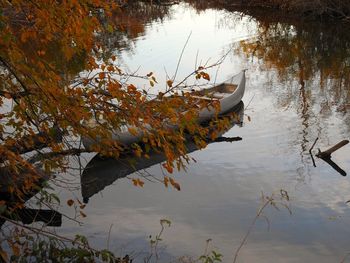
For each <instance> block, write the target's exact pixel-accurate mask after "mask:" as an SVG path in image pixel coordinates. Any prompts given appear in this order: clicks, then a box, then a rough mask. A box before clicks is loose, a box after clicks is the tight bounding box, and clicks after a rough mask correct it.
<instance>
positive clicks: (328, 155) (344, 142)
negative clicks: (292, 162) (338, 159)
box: [316, 140, 349, 159]
mask: <svg viewBox="0 0 350 263" xmlns="http://www.w3.org/2000/svg"><path fill="white" fill-rule="evenodd" d="M348 143H349V140H342V141H341V142H338V143H337V144H336V145H334V146H333V147H331V148H329V149H327V150H326V151H324V152H322V151H320V150H318V151H319V152H318V154H316V156H317V157H318V158H322V159H325V158H331V154H332V153H333V152H335V151H336V150H338V149H340V148H341V147H343V146H345V145H347V144H348Z"/></svg>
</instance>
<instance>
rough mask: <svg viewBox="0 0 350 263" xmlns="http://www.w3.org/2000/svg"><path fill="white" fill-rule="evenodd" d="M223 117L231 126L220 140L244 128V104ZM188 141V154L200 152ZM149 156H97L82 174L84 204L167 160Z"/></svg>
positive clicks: (152, 153) (154, 155)
mask: <svg viewBox="0 0 350 263" xmlns="http://www.w3.org/2000/svg"><path fill="white" fill-rule="evenodd" d="M222 116H223V117H225V116H226V117H229V121H230V125H229V126H228V127H227V128H226V129H225V130H223V131H221V133H220V134H218V136H219V137H218V139H220V138H226V137H220V136H222V135H223V134H224V133H225V132H226V131H228V130H230V129H231V128H232V127H233V126H234V125H238V126H239V127H241V126H242V124H243V116H244V103H243V102H242V101H241V102H240V103H239V104H238V105H236V106H235V107H234V108H233V109H229V110H228V111H227V113H226V114H223V115H222ZM214 128H215V127H214ZM186 139H187V140H186V141H185V144H186V150H187V153H191V152H193V151H196V150H198V146H197V145H196V144H195V143H194V141H193V140H192V139H191V137H189V138H186ZM218 139H217V140H215V141H212V140H211V139H209V138H208V141H207V142H208V144H209V143H216V142H220V140H218ZM148 154H149V158H143V157H136V156H135V155H133V154H131V155H130V154H129V155H128V154H127V155H124V156H121V157H120V158H118V159H114V158H103V157H101V156H100V155H98V154H97V155H96V156H95V157H94V158H92V159H91V160H90V161H89V163H88V164H87V165H86V166H85V168H84V170H83V173H82V174H81V193H82V196H83V200H84V203H87V202H88V201H89V198H90V197H91V196H93V195H95V194H96V193H98V192H100V191H102V190H103V189H104V188H105V187H107V186H109V185H111V184H112V183H114V182H115V181H116V180H117V179H120V178H124V177H126V176H128V175H129V174H132V173H134V172H137V171H139V170H142V169H146V168H148V167H150V166H152V165H155V164H158V163H161V162H164V161H165V160H166V157H165V155H164V153H162V152H156V151H153V150H151V151H150V152H149V153H148Z"/></svg>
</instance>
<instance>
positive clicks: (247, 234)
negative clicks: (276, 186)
mask: <svg viewBox="0 0 350 263" xmlns="http://www.w3.org/2000/svg"><path fill="white" fill-rule="evenodd" d="M270 203H271V200H270V198H268V199H267V200H266V201H265V203H264V204H263V206H261V207H260V209H259V210H258V213H257V214H256V216H255V218H254V220H253V222H252V223H251V224H250V226H249V229H248V231H247V233H246V234H245V236H244V238H243V240H242V242H241V244H240V245H239V247H238V248H237V250H236V253H235V257H234V259H233V263H236V261H237V258H238V253H239V251H240V250H241V249H242V247H243V246H244V244H245V243H246V242H247V239H248V236H249V235H250V232H251V231H252V230H253V227H254V226H255V223H256V221H257V220H258V218H259V217H260V216H261V214H262V212H263V211H264V209H265V207H266V206H268V204H270Z"/></svg>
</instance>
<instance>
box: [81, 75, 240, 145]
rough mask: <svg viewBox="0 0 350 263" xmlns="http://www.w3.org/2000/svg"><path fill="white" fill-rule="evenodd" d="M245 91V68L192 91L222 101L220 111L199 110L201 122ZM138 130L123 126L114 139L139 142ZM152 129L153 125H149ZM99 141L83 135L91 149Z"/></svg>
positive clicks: (228, 106)
mask: <svg viewBox="0 0 350 263" xmlns="http://www.w3.org/2000/svg"><path fill="white" fill-rule="evenodd" d="M244 91H245V70H243V71H241V72H240V73H239V74H237V75H234V76H233V77H231V78H229V79H228V80H226V81H224V82H223V83H221V84H219V85H216V86H214V87H211V88H208V89H203V90H200V91H195V92H191V94H192V96H193V97H194V98H198V99H206V100H218V101H219V102H220V111H219V112H216V110H215V109H214V108H213V107H208V108H205V109H203V110H201V111H200V112H199V116H198V119H199V123H202V122H205V121H208V120H210V119H212V118H213V117H214V116H215V114H219V115H220V114H224V113H226V112H227V111H229V110H230V109H232V108H233V107H235V106H236V105H238V103H239V102H240V101H241V100H242V98H243V95H244ZM133 129H134V130H136V131H137V132H136V133H135V134H131V133H130V132H129V129H128V126H125V127H122V129H121V130H120V131H117V132H115V133H114V134H113V140H116V141H119V142H121V143H123V144H125V145H131V144H132V143H136V142H139V141H140V140H141V138H142V137H143V135H144V134H143V131H141V129H137V128H135V127H133ZM149 129H151V127H149ZM98 142H99V138H94V139H92V138H87V137H82V143H83V145H84V147H85V149H88V150H89V149H91V147H92V146H93V145H96V144H97V143H98Z"/></svg>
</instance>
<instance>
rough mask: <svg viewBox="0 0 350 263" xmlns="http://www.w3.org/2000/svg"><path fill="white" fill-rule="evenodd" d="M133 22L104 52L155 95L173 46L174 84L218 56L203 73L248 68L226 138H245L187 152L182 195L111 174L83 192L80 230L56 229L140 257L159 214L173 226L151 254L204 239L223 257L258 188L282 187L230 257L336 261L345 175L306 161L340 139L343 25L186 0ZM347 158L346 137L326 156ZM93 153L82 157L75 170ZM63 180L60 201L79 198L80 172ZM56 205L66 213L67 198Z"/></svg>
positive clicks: (349, 91) (349, 193)
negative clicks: (136, 27)
mask: <svg viewBox="0 0 350 263" xmlns="http://www.w3.org/2000/svg"><path fill="white" fill-rule="evenodd" d="M143 26H144V30H143V31H142V32H141V33H139V34H136V35H134V36H133V38H132V40H130V43H129V45H128V46H127V48H125V47H124V48H121V49H118V50H117V49H116V50H114V51H113V52H114V53H116V54H117V55H118V56H119V60H118V61H119V62H120V64H121V65H124V66H125V65H127V66H128V67H127V70H129V71H130V72H137V73H138V74H146V73H148V72H150V71H152V72H154V73H155V75H156V76H157V79H158V82H159V83H160V84H159V86H157V87H155V88H154V89H155V91H157V90H159V89H162V87H163V86H164V84H163V83H164V80H165V79H166V74H168V75H169V76H173V75H174V74H175V71H176V67H177V64H178V61H179V59H180V55H181V52H182V50H184V51H183V55H182V58H181V60H180V63H179V69H178V71H177V75H176V79H177V80H181V79H182V78H184V77H185V76H186V75H187V74H188V73H190V72H192V71H193V70H194V69H195V66H198V65H203V64H204V63H206V62H207V61H209V62H208V63H209V64H210V63H215V62H216V61H217V60H219V59H220V58H221V57H222V56H223V55H226V57H225V59H224V61H223V63H222V64H221V65H220V66H219V69H218V70H217V69H213V70H210V71H209V73H210V74H211V76H212V79H213V80H214V79H215V80H216V82H220V81H221V80H224V79H225V78H227V77H228V76H230V75H232V74H234V73H238V72H239V71H240V70H242V69H247V73H246V74H247V84H246V93H245V96H244V98H243V102H244V108H245V109H244V121H243V122H244V124H243V127H239V126H234V127H233V128H232V129H230V130H229V131H228V132H227V133H226V134H225V136H227V137H229V136H240V137H242V138H243V140H242V141H239V142H233V143H229V142H222V143H212V144H210V145H209V146H208V147H207V148H206V149H204V150H201V151H195V152H193V153H191V156H192V157H193V158H195V160H196V162H195V163H194V162H193V163H191V164H190V165H189V166H188V169H187V172H184V171H181V172H175V174H174V178H175V179H176V180H177V181H178V182H179V183H180V185H181V191H177V190H175V189H174V188H165V187H164V186H163V184H161V183H157V182H149V181H147V180H146V181H145V185H144V187H143V188H140V187H135V186H133V184H132V182H131V180H130V179H128V178H121V179H118V180H116V181H115V182H114V183H113V184H111V185H109V186H105V188H104V189H103V190H102V191H100V192H99V193H97V194H95V195H93V196H91V197H90V198H89V201H88V204H87V206H86V207H85V209H84V213H85V214H87V217H86V218H80V219H81V221H82V222H83V225H82V226H79V225H78V224H76V223H75V222H73V221H71V220H69V219H65V220H64V222H63V225H62V227H61V228H57V232H59V233H63V234H68V235H70V234H72V233H77V232H78V233H82V234H84V235H86V236H87V237H88V238H89V240H90V241H91V244H93V245H95V246H97V247H100V248H105V247H106V246H107V245H108V246H109V249H110V250H112V251H114V252H115V253H116V254H120V255H125V254H129V255H132V256H134V257H135V261H134V262H143V258H144V257H145V256H146V255H147V253H148V252H149V251H150V250H149V236H150V235H152V236H154V235H155V234H157V233H158V232H159V231H160V228H161V226H160V223H159V221H160V219H168V220H170V221H171V222H172V224H171V227H169V228H168V227H166V229H165V231H164V233H163V234H162V239H163V240H162V241H161V242H160V244H159V256H160V259H159V260H158V262H170V261H175V260H176V259H178V258H180V257H181V256H185V255H189V256H193V257H194V258H195V257H197V256H199V255H201V254H203V251H204V250H205V247H206V240H208V239H211V240H212V241H211V242H210V249H215V251H217V252H220V253H222V254H223V256H224V258H223V261H224V262H232V260H233V257H234V254H235V251H236V249H237V248H238V247H239V245H240V243H241V242H242V240H243V237H244V235H245V234H246V233H247V231H248V229H249V227H250V225H251V223H252V221H253V220H254V218H255V216H256V214H257V211H258V209H259V207H260V206H261V195H262V194H264V195H266V196H271V195H273V196H274V198H275V200H276V202H278V201H280V193H281V189H283V190H284V191H287V192H288V195H289V198H290V200H289V202H287V201H285V200H284V201H283V203H284V204H287V205H288V206H289V209H290V210H291V214H290V213H289V211H288V209H286V208H285V207H283V206H281V205H280V204H277V206H278V207H279V210H276V209H275V208H274V207H273V206H267V207H266V209H264V211H263V215H264V216H265V217H264V218H263V217H261V218H260V219H258V221H257V223H256V224H255V226H254V227H253V229H252V231H251V233H250V235H249V237H248V241H247V243H246V244H245V245H244V246H243V248H242V250H241V251H240V254H239V256H238V262H340V261H341V259H342V258H343V257H344V256H345V255H346V254H347V253H348V252H349V251H350V246H349V241H350V227H349V226H350V204H347V201H348V200H349V199H350V180H349V178H348V177H347V176H342V175H340V174H339V173H338V172H337V171H335V170H334V169H333V168H332V167H331V166H329V165H328V164H327V163H325V162H324V161H322V160H321V159H318V158H315V161H316V167H314V166H313V162H312V159H311V156H310V154H309V152H308V150H309V148H310V147H311V145H312V144H313V142H314V140H315V139H316V138H317V137H319V140H318V142H317V144H316V147H315V149H316V148H321V149H322V150H325V149H327V148H328V147H330V146H332V145H334V144H335V143H337V142H339V141H341V140H343V139H349V131H350V113H349V111H350V85H349V83H350V81H349V79H350V74H349V72H350V70H349V68H350V56H349V55H350V34H349V33H348V32H349V30H347V29H346V28H345V26H343V25H339V26H337V25H335V24H334V23H333V25H331V26H328V25H327V24H321V23H319V24H314V23H311V22H302V21H296V22H295V21H293V20H290V21H288V19H286V20H285V21H280V19H279V18H273V17H272V16H269V15H265V17H263V16H259V14H251V16H250V15H242V14H240V13H238V12H230V11H228V10H220V9H205V8H203V10H202V11H198V10H196V9H195V8H193V7H191V6H189V5H187V4H180V5H175V6H172V7H169V10H167V14H166V15H165V16H164V17H162V19H156V20H152V21H147V22H146V23H145V24H143ZM187 39H188V43H187V44H186V45H185V43H186V40H187ZM215 76H216V77H215ZM134 81H135V82H136V83H138V84H139V85H142V83H139V82H138V80H134ZM190 81H192V79H191V80H189V83H190ZM349 156H350V146H349V145H347V146H345V147H343V148H342V149H340V150H338V151H337V152H335V153H334V154H333V155H332V160H333V161H334V162H336V163H337V164H338V165H339V166H340V167H341V168H342V169H343V170H344V171H345V172H348V173H349V172H350V157H349ZM92 157H93V156H92V155H86V156H82V158H81V162H82V164H83V166H84V165H85V164H86V163H87V162H88V161H89V160H90V159H91V158H92ZM104 172H105V171H104V170H101V176H103V173H104ZM115 172H116V173H118V172H119V171H117V170H116V171H115ZM163 172H164V171H163V170H162V169H161V166H160V165H159V164H158V165H154V166H151V167H150V168H148V169H147V170H146V172H145V171H143V175H152V176H154V177H156V178H162V177H163ZM137 176H139V174H137V173H135V174H131V175H129V176H128V177H129V178H137ZM66 177H67V178H68V179H69V180H70V183H69V186H70V188H71V191H67V190H66V189H65V187H66V185H64V187H62V188H59V191H60V195H61V198H62V200H63V203H64V200H66V199H68V198H71V195H72V192H73V194H74V195H75V196H76V197H77V198H79V199H80V200H82V199H83V198H82V196H81V190H80V180H79V171H77V170H72V175H70V174H67V175H66ZM153 181H154V180H153ZM56 187H58V186H56ZM61 211H62V212H65V213H67V214H69V215H71V216H74V213H75V212H74V209H73V208H70V207H68V208H67V207H66V206H63V207H62V208H61ZM267 221H268V223H267ZM152 260H153V261H155V258H153V259H152Z"/></svg>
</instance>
